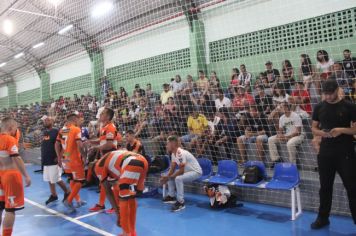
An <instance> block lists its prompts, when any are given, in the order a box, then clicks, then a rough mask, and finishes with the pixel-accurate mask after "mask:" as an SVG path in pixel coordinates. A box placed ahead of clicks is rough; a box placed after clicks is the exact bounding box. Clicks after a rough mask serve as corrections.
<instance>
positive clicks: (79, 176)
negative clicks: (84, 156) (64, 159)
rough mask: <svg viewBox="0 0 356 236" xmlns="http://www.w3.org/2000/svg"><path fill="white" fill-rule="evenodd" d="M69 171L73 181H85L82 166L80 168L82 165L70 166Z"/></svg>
mask: <svg viewBox="0 0 356 236" xmlns="http://www.w3.org/2000/svg"><path fill="white" fill-rule="evenodd" d="M70 171H71V172H70V173H71V174H72V176H73V180H85V170H84V166H82V165H80V166H79V165H78V166H71V167H70Z"/></svg>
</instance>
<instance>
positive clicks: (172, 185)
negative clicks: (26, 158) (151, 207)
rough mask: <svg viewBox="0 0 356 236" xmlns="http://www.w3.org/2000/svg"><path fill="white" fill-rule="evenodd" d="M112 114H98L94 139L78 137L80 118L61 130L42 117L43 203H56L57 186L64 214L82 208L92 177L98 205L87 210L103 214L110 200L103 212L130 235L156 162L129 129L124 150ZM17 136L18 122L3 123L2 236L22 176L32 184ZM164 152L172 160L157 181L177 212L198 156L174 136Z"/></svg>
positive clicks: (18, 199)
mask: <svg viewBox="0 0 356 236" xmlns="http://www.w3.org/2000/svg"><path fill="white" fill-rule="evenodd" d="M113 116H114V111H113V110H112V109H110V108H105V109H104V110H103V111H102V112H101V113H100V117H99V120H98V124H97V126H98V127H99V129H98V131H99V132H98V135H97V138H96V139H90V140H85V139H83V138H82V130H81V128H80V127H81V122H82V119H81V117H80V116H79V115H78V114H69V115H68V116H67V117H66V121H65V124H64V126H63V127H62V128H61V129H60V130H59V131H58V130H57V129H55V128H53V121H54V120H53V119H52V118H51V117H48V116H43V117H42V118H41V120H42V121H43V125H44V128H45V129H44V132H43V140H42V144H41V157H42V166H43V180H44V181H46V182H48V183H49V186H50V191H51V195H50V197H49V199H48V200H47V201H46V205H48V204H49V203H51V202H54V201H57V200H58V196H57V193H56V188H55V185H56V184H57V185H58V186H60V188H61V189H62V190H63V193H64V197H63V204H64V206H65V207H66V209H67V212H66V213H73V212H75V211H76V208H79V207H82V206H84V205H85V204H86V202H85V201H83V200H82V199H81V197H80V190H81V188H82V187H83V184H85V183H88V182H89V181H90V179H91V178H95V179H96V180H97V181H98V182H99V189H100V195H99V201H98V204H96V205H95V206H94V207H92V208H90V209H89V211H102V210H104V209H105V204H104V203H105V200H106V199H108V200H109V202H110V204H111V206H112V208H111V209H109V210H107V213H116V215H117V225H118V226H120V227H121V228H122V230H123V233H122V234H121V235H123V236H134V235H137V234H136V229H135V225H136V211H137V202H136V197H138V196H139V195H141V194H142V193H143V191H144V189H145V187H144V183H145V179H146V176H147V174H148V172H149V167H150V166H151V167H153V166H154V163H153V162H152V163H151V160H150V159H149V158H148V159H147V156H146V155H145V152H144V148H143V146H142V144H141V143H140V141H139V140H138V139H135V135H134V133H133V132H132V131H130V130H129V131H127V132H126V136H125V137H126V143H127V145H126V148H123V147H122V145H121V143H122V136H121V134H120V133H119V132H118V131H117V129H116V127H115V125H114V124H113V122H112V119H113ZM19 137H20V131H19V130H18V128H17V122H16V121H15V120H14V119H12V118H5V119H3V120H2V121H1V133H0V209H1V213H2V212H3V210H5V212H6V213H5V217H4V220H3V231H2V235H3V236H10V235H12V228H13V225H14V221H15V211H17V210H21V209H23V208H24V187H23V183H22V176H23V177H24V178H25V183H26V186H30V184H31V179H30V177H29V175H28V173H27V172H26V168H25V165H24V162H23V160H22V159H21V157H20V156H19V150H18V149H19V148H18V143H19ZM167 151H168V152H169V153H171V154H172V161H171V163H170V167H169V170H168V171H167V173H165V175H163V176H162V177H161V179H160V183H161V184H162V185H167V187H168V193H167V194H165V195H164V199H163V202H164V203H175V204H174V205H173V206H172V211H179V210H181V209H184V208H185V205H184V185H183V184H184V183H185V182H191V181H194V180H196V179H198V178H199V177H200V176H201V175H202V170H201V168H200V166H199V163H198V161H197V160H196V158H195V157H194V156H193V155H192V154H191V153H190V152H188V151H186V150H184V149H182V148H181V147H180V141H179V138H178V137H176V136H170V137H169V138H168V140H167ZM90 153H96V155H95V158H94V159H90V158H89V155H90ZM156 167H157V166H156ZM63 172H64V173H65V174H66V175H67V177H68V181H69V188H68V187H67V186H66V184H65V182H64V181H63V180H62V179H61V176H62V174H63ZM21 175H22V176H21Z"/></svg>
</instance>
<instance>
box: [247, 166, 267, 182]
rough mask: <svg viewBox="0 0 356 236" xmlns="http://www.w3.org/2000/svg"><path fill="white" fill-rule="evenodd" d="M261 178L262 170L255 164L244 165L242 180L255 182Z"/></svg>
mask: <svg viewBox="0 0 356 236" xmlns="http://www.w3.org/2000/svg"><path fill="white" fill-rule="evenodd" d="M263 178H264V177H263V174H262V171H261V170H260V168H258V167H257V166H249V167H246V168H245V170H244V172H243V174H242V181H243V182H244V183H246V184H257V183H258V182H260V181H261V180H263Z"/></svg>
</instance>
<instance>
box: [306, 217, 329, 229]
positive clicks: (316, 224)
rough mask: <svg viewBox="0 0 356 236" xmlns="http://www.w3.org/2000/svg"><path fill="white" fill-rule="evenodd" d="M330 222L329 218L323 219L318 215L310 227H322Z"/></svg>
mask: <svg viewBox="0 0 356 236" xmlns="http://www.w3.org/2000/svg"><path fill="white" fill-rule="evenodd" d="M329 224H330V221H329V219H322V218H320V217H318V218H317V219H316V220H315V221H314V222H313V223H312V224H311V225H310V228H312V229H321V228H324V227H326V226H328V225H329Z"/></svg>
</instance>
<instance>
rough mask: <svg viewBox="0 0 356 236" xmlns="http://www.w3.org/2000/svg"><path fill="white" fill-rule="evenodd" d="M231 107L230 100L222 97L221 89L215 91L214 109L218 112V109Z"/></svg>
mask: <svg viewBox="0 0 356 236" xmlns="http://www.w3.org/2000/svg"><path fill="white" fill-rule="evenodd" d="M222 107H226V108H230V107H231V100H230V99H229V98H227V97H225V95H224V91H223V90H222V89H218V90H217V98H216V99H215V108H216V110H217V111H218V110H219V109H220V108H222Z"/></svg>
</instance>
